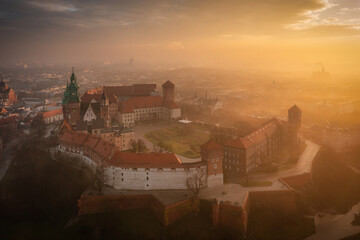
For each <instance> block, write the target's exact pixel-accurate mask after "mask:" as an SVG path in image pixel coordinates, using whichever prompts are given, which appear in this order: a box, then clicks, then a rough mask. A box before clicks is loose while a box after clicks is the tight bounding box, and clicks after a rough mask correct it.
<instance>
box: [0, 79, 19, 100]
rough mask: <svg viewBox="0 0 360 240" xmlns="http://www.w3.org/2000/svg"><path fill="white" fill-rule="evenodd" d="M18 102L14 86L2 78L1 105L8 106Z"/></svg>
mask: <svg viewBox="0 0 360 240" xmlns="http://www.w3.org/2000/svg"><path fill="white" fill-rule="evenodd" d="M15 103H17V96H16V94H15V92H14V90H13V89H12V88H10V87H9V86H8V85H7V84H6V83H5V82H4V79H3V78H2V79H1V81H0V106H1V107H7V106H11V105H14V104H15Z"/></svg>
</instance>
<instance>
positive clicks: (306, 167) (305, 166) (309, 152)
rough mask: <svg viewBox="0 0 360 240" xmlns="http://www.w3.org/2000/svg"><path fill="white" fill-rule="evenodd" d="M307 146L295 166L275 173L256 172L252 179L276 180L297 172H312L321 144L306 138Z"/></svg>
mask: <svg viewBox="0 0 360 240" xmlns="http://www.w3.org/2000/svg"><path fill="white" fill-rule="evenodd" d="M305 143H306V148H305V150H304V152H303V153H302V155H301V156H300V159H299V161H298V163H297V165H296V166H295V167H294V168H291V169H288V170H284V171H279V172H275V173H268V174H254V175H252V176H251V179H252V180H256V181H276V180H277V179H278V178H280V177H287V176H292V175H297V174H302V173H306V172H311V166H312V161H313V160H314V158H315V156H316V154H317V153H318V151H319V149H320V146H319V145H318V144H316V143H313V142H312V141H310V140H306V141H305Z"/></svg>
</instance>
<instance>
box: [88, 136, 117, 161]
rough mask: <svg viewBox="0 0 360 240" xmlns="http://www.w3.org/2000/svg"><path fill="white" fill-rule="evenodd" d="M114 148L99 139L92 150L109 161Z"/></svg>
mask: <svg viewBox="0 0 360 240" xmlns="http://www.w3.org/2000/svg"><path fill="white" fill-rule="evenodd" d="M114 147H115V146H114V145H113V144H111V143H109V142H107V141H105V140H104V139H102V138H100V140H99V141H98V143H97V144H96V146H95V147H94V148H93V150H94V151H95V152H96V153H97V154H99V155H101V156H102V157H104V158H105V159H110V157H111V156H112V153H113V150H114Z"/></svg>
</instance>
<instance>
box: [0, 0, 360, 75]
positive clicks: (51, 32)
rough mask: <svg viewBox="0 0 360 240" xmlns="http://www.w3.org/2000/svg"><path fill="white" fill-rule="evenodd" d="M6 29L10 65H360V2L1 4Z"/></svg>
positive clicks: (81, 0) (1, 57) (0, 26)
mask: <svg viewBox="0 0 360 240" xmlns="http://www.w3.org/2000/svg"><path fill="white" fill-rule="evenodd" d="M0 34H1V38H0V44H1V45H0V51H1V54H0V61H1V63H3V64H4V63H20V62H21V63H31V62H40V63H66V62H77V61H104V62H105V61H111V62H116V61H126V60H127V59H129V58H130V57H134V58H135V60H136V61H147V62H171V63H178V62H179V63H189V64H194V65H201V66H219V67H229V68H246V67H248V66H251V67H254V66H258V65H260V66H263V67H270V68H271V67H274V68H279V67H281V68H284V69H287V68H288V69H296V68H299V69H303V68H304V66H314V65H315V64H316V63H317V62H323V63H324V65H326V66H329V67H331V68H336V69H337V70H339V71H341V70H344V71H349V70H352V71H359V70H358V69H359V68H360V57H359V56H360V0H232V1H231V0H230V1H226V0H222V1H220V0H183V1H180V0H179V1H157V0H145V1H140V0H128V1H121V0H75V1H70V0H68V1H44V0H1V1H0ZM356 66H357V67H356Z"/></svg>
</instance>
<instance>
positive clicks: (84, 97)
mask: <svg viewBox="0 0 360 240" xmlns="http://www.w3.org/2000/svg"><path fill="white" fill-rule="evenodd" d="M101 96H102V93H91V92H90V93H89V92H86V93H84V94H83V95H82V97H81V102H82V103H89V102H91V100H93V99H95V101H97V102H100V100H101Z"/></svg>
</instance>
